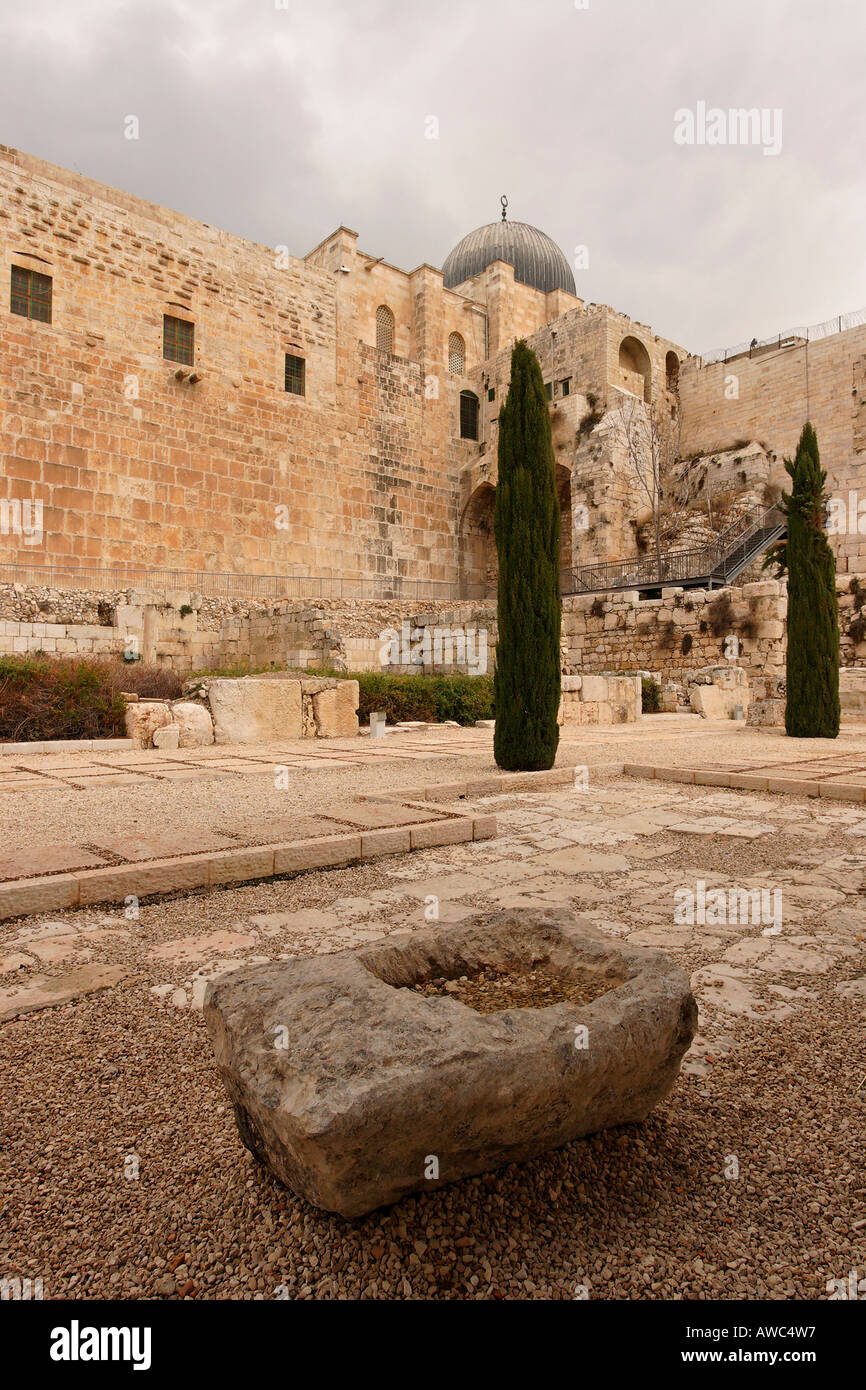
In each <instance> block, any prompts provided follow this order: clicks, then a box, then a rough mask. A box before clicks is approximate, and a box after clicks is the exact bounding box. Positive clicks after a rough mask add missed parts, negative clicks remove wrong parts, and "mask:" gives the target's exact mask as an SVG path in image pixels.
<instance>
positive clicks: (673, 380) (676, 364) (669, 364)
mask: <svg viewBox="0 0 866 1390" xmlns="http://www.w3.org/2000/svg"><path fill="white" fill-rule="evenodd" d="M665 384H666V386H667V388H668V390H669V391H672V392H674V393H676V392H677V391H678V390H679V387H680V359H679V358H678V357H677V355H676V353H675V352H669V353H668V354H667V356H666V357H665Z"/></svg>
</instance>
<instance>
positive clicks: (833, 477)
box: [679, 326, 866, 573]
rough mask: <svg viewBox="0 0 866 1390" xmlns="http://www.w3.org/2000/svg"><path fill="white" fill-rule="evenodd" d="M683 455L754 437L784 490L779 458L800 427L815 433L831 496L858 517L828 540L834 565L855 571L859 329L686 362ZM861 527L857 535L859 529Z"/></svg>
mask: <svg viewBox="0 0 866 1390" xmlns="http://www.w3.org/2000/svg"><path fill="white" fill-rule="evenodd" d="M679 390H680V401H681V406H682V451H683V454H684V455H697V454H711V453H719V452H721V451H723V450H732V449H734V450H736V449H738V448H740V447H741V446H742V445H744V444H747V443H749V442H750V441H752V440H757V441H759V442H760V443H761V444H763V445H764V446H765V447H766V448H767V449H769V450H770V451H771V452H772V453H773V454H775V455H776V456H777V457H776V459H775V462H774V468H773V473H772V478H773V480H774V481H776V482H781V483H782V484H783V485H787V484H788V483H789V482H790V480H789V478H788V477H787V474H786V473H785V471H784V464H783V459H784V457H785V456H788V457H793V454H794V451H795V449H796V446H797V440H798V438H799V435H800V431H801V429H802V428H803V424H804V423H805V421H806V420H807V419H810V420H811V421H812V423H813V425H814V426H815V430H816V432H817V435H818V446H819V448H820V451H821V463H822V465H823V467H824V468H825V469H826V470H827V475H828V477H827V486H828V490H829V491H830V493H831V494H834V495H836V496H838V497H840V498H842V499H844V502H845V505H846V507H847V506H848V493H849V491H850V490H854V491H855V492H857V490H858V489H859V495H858V498H857V502H856V503H855V508H854V510H855V511H856V507H857V506H859V504H860V502H862V503H863V504H864V506H863V514H862V516H861V515H852V516H851V517H849V518H848V525H847V528H846V530H845V531H844V532H843V533H842V534H840V535H838V536H837V537H835V538H834V547H835V549H836V553H837V568H838V569H839V570H842V571H849V572H851V573H856V572H858V571H859V570H862V569H863V568H864V563H863V562H864V561H866V452H864V451H866V326H861V327H859V328H851V329H848V330H847V331H846V332H844V333H835V334H832V335H831V336H829V337H826V338H821V339H818V340H817V341H815V342H811V343H808V344H807V343H804V342H800V343H799V345H794V346H791V347H780V348H778V349H770V350H762V351H761V352H760V353H757V354H756V355H755V356H753V357H751V358H750V357H749V356H748V355H744V356H741V357H736V358H733V359H731V360H730V361H728V362H716V363H713V364H712V365H710V366H704V365H703V363H702V362H701V359H700V358H691V359H689V360H688V361H687V362H685V363H684V364H683V367H682V370H681V372H680V383H679ZM860 522H862V530H861V529H860Z"/></svg>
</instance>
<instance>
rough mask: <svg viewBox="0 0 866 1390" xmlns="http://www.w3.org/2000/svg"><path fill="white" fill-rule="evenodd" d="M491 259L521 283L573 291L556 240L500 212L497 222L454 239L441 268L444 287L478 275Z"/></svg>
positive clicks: (447, 287) (545, 290)
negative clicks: (505, 266) (507, 267)
mask: <svg viewBox="0 0 866 1390" xmlns="http://www.w3.org/2000/svg"><path fill="white" fill-rule="evenodd" d="M493 261H507V262H508V264H509V265H512V266H514V278H515V280H518V281H519V282H520V284H521V285H532V287H533V289H536V290H543V291H544V293H545V294H546V293H547V292H548V291H549V290H566V291H567V292H568V293H569V294H576V293H577V291H576V289H575V285H574V276H573V275H572V273H571V266H570V265H569V264H568V261H567V260H566V259H565V256H564V255H563V254H562V252H561V251H560V249H559V247H558V246H557V244H556V242H555V241H551V239H550V237H549V236H547V235H546V233H545V232H540V231H539V230H538V228H537V227H530V225H529V223H528V222H508V221H506V220H505V216H504V214H503V217H502V220H501V221H499V222H488V224H487V226H486V227H478V228H476V230H475V231H474V232H470V233H469V234H468V236H465V237H464V238H463V240H462V241H458V243H457V245H456V246H455V247H454V250H453V251H452V252H451V253H450V254H449V255H448V256H447V258H446V260H445V264H444V265H443V267H442V278H443V283H444V285H445V288H446V290H451V289H453V288H454V286H455V285H460V284H462V283H463V281H464V280H469V279H471V278H472V276H473V275H480V274H481V272H482V270H484V268H485V267H486V266H488V265H490V264H491V263H492V262H493Z"/></svg>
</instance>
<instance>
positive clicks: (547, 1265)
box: [0, 990, 866, 1299]
mask: <svg viewBox="0 0 866 1390" xmlns="http://www.w3.org/2000/svg"><path fill="white" fill-rule="evenodd" d="M3 1041H4V1048H3V1059H2V1066H3V1073H4V1083H3V1092H4V1096H3V1099H4V1105H3V1109H4V1113H5V1115H6V1116H7V1120H8V1117H10V1116H11V1115H12V1114H14V1115H15V1125H14V1130H13V1132H11V1133H9V1134H7V1136H6V1138H5V1140H4V1154H3V1167H4V1169H5V1178H4V1184H3V1185H4V1189H5V1192H6V1198H5V1200H4V1203H3V1220H2V1234H0V1252H2V1266H3V1269H4V1270H5V1271H10V1272H11V1271H14V1272H17V1273H20V1274H21V1275H30V1276H33V1277H36V1276H42V1277H43V1278H44V1280H45V1296H46V1297H48V1298H51V1297H54V1298H58V1297H59V1298H63V1297H72V1296H76V1297H88V1298H111V1297H114V1298H153V1297H170V1296H179V1294H178V1290H185V1291H186V1293H187V1295H190V1294H194V1295H195V1296H198V1297H206V1298H273V1297H275V1296H278V1294H277V1292H276V1291H277V1290H279V1289H280V1288H281V1287H284V1288H285V1289H286V1290H287V1293H288V1296H289V1297H291V1298H296V1297H301V1298H325V1299H329V1298H357V1297H362V1298H385V1299H388V1298H412V1297H435V1298H467V1297H468V1298H490V1297H493V1298H527V1297H528V1298H533V1299H544V1298H573V1297H575V1293H576V1290H577V1289H578V1286H580V1285H583V1286H585V1287H586V1289H587V1291H588V1293H589V1296H590V1297H604V1298H620V1299H630V1298H673V1299H679V1298H705V1299H754V1298H762V1297H769V1298H783V1299H784V1298H800V1299H808V1298H817V1297H826V1292H825V1284H826V1282H827V1280H829V1279H832V1278H837V1277H839V1278H841V1277H846V1276H847V1272H848V1270H849V1269H852V1268H859V1269H861V1270H862V1268H863V1265H864V1242H863V1239H862V1231H861V1232H860V1234H859V1235H858V1233H857V1232H855V1231H854V1230H853V1229H852V1220H851V1208H852V1203H853V1201H854V1200H856V1199H855V1193H856V1192H857V1191H858V1190H859V1191H860V1192H861V1193H862V1191H863V1187H864V1179H863V1172H862V1134H863V1130H862V1105H863V1092H862V1089H860V1090H859V1091H858V1087H862V1082H863V1077H864V1075H866V1042H864V1034H863V1027H862V1016H861V1015H860V1014H859V1013H858V1012H857V1011H856V1010H854V1009H853V1008H852V1007H851V1006H849V1005H846V1004H844V1003H842V1002H840V1001H839V999H838V997H835V996H833V997H832V998H831V997H830V996H829V994H828V995H827V996H825V997H824V998H822V1000H819V1001H818V1002H817V1003H816V1004H815V1006H814V1007H811V1008H809V1009H808V1010H804V1011H803V1012H802V1013H801V1014H799V1015H798V1016H797V1018H796V1019H794V1020H791V1021H789V1022H788V1023H787V1024H780V1025H777V1026H776V1027H774V1028H772V1029H759V1028H757V1027H754V1028H747V1029H746V1030H745V1035H744V1036H742V1037H741V1046H740V1047H739V1048H738V1049H737V1050H736V1052H735V1053H733V1054H731V1055H730V1056H729V1057H728V1058H727V1059H722V1060H721V1061H720V1062H719V1063H718V1064H717V1066H716V1067H715V1068H714V1070H713V1072H712V1075H711V1079H710V1080H709V1081H706V1082H704V1083H703V1084H701V1083H699V1082H698V1081H697V1080H696V1079H694V1078H690V1077H684V1078H682V1080H681V1081H680V1083H679V1084H678V1086H677V1088H676V1091H675V1092H674V1095H673V1097H672V1098H671V1099H670V1100H669V1101H668V1102H667V1103H665V1104H664V1105H663V1106H661V1107H660V1108H659V1109H658V1110H657V1111H656V1112H655V1113H654V1114H653V1115H652V1117H651V1118H650V1119H649V1120H648V1121H647V1122H646V1123H645V1124H644V1125H643V1126H641V1127H640V1128H625V1129H623V1130H621V1131H615V1130H614V1131H608V1132H606V1133H605V1134H602V1135H598V1136H596V1137H594V1138H592V1139H590V1140H587V1141H583V1142H581V1143H576V1144H572V1145H570V1146H569V1147H567V1148H565V1149H562V1150H559V1151H557V1152H554V1153H552V1154H549V1155H547V1156H545V1157H544V1158H542V1159H539V1160H536V1161H535V1162H533V1163H530V1164H527V1165H524V1166H521V1167H512V1168H507V1169H503V1170H501V1171H499V1172H497V1173H493V1174H487V1175H486V1176H484V1177H483V1178H478V1179H471V1180H469V1181H467V1182H464V1183H461V1184H459V1185H456V1186H454V1187H447V1188H442V1189H440V1190H439V1191H438V1192H435V1193H432V1194H424V1195H421V1196H418V1197H414V1198H409V1199H407V1200H405V1201H404V1202H401V1203H400V1204H399V1205H398V1206H397V1207H394V1208H391V1209H390V1210H388V1211H386V1212H384V1213H375V1214H373V1215H371V1216H369V1217H367V1218H365V1219H364V1220H362V1221H359V1222H355V1223H351V1224H350V1223H347V1222H344V1221H342V1220H341V1219H340V1218H338V1217H329V1216H327V1215H324V1214H322V1213H320V1212H317V1211H315V1210H314V1209H312V1208H311V1207H308V1206H306V1205H305V1204H304V1203H303V1202H301V1201H300V1200H299V1199H297V1198H295V1197H294V1196H292V1194H290V1193H288V1192H287V1191H285V1190H284V1189H282V1188H280V1187H279V1186H278V1184H277V1183H276V1182H275V1181H274V1180H273V1179H272V1178H271V1177H269V1176H268V1175H267V1174H266V1173H265V1172H263V1171H262V1170H261V1169H260V1168H259V1167H258V1166H257V1165H256V1164H255V1163H254V1162H253V1161H252V1159H251V1157H250V1155H249V1154H248V1153H247V1152H246V1150H244V1149H243V1148H242V1147H241V1144H240V1141H239V1139H238V1136H237V1132H236V1129H235V1126H234V1121H233V1119H232V1116H231V1113H230V1110H229V1108H228V1107H227V1105H226V1100H225V1095H224V1093H223V1091H222V1089H221V1087H220V1084H219V1081H218V1079H217V1077H216V1074H215V1071H214V1067H213V1063H212V1060H211V1055H210V1048H209V1046H208V1042H207V1038H206V1035H205V1030H204V1026H203V1024H202V1020H201V1016H200V1014H198V1013H176V1014H171V1015H167V1014H163V1013H156V1012H155V1011H154V1009H153V1007H152V1003H151V1000H150V998H149V996H148V994H147V992H146V991H145V990H140V991H125V992H124V996H123V1002H122V1006H118V1001H117V999H116V998H112V997H110V996H107V995H102V996H93V997H91V998H90V999H87V1000H83V1001H81V1002H79V1003H78V1004H77V1005H75V1006H74V1007H73V1008H70V1009H67V1010H63V1011H58V1010H52V1011H51V1016H50V1020H49V1017H48V1015H45V1016H43V1017H41V1018H40V1017H39V1016H31V1017H29V1018H24V1019H21V1020H20V1021H18V1022H16V1023H14V1024H11V1025H7V1026H6V1027H5V1028H4V1030H3ZM803 1078H809V1084H808V1085H803V1084H802V1081H803ZM13 1088H14V1089H15V1090H16V1092H17V1099H16V1100H15V1102H14V1108H13V1102H12V1095H11V1092H12V1089H13ZM858 1113H859V1117H860V1118H859V1120H858V1119H857V1118H856V1116H857V1115H858ZM132 1152H135V1153H136V1154H138V1156H139V1158H140V1162H141V1169H140V1177H139V1179H138V1180H137V1181H133V1180H129V1179H126V1178H124V1176H123V1166H124V1159H125V1156H126V1155H127V1154H130V1153H132ZM730 1155H736V1156H737V1159H738V1162H739V1172H740V1175H739V1178H738V1179H737V1180H735V1181H733V1180H728V1179H726V1178H725V1176H724V1173H725V1168H726V1165H728V1164H729V1161H730V1160H729V1156H730ZM861 1201H862V1198H861ZM180 1256H182V1257H183V1258H182V1259H181V1260H180V1262H179V1264H178V1265H176V1266H175V1268H174V1269H173V1270H170V1269H169V1266H171V1265H174V1264H175V1262H176V1261H177V1260H178V1257H180ZM190 1281H191V1282H192V1285H193V1286H194V1287H193V1288H192V1289H190V1288H188V1285H189V1283H190Z"/></svg>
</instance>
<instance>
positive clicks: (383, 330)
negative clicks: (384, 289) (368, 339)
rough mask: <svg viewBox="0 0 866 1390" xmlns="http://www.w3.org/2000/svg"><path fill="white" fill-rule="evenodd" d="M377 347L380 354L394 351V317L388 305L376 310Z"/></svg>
mask: <svg viewBox="0 0 866 1390" xmlns="http://www.w3.org/2000/svg"><path fill="white" fill-rule="evenodd" d="M376 347H377V348H378V349H379V351H380V352H393V351H394V315H393V314H392V313H391V310H390V309H389V308H388V306H387V304H380V305H379V307H378V309H377V310H376Z"/></svg>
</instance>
